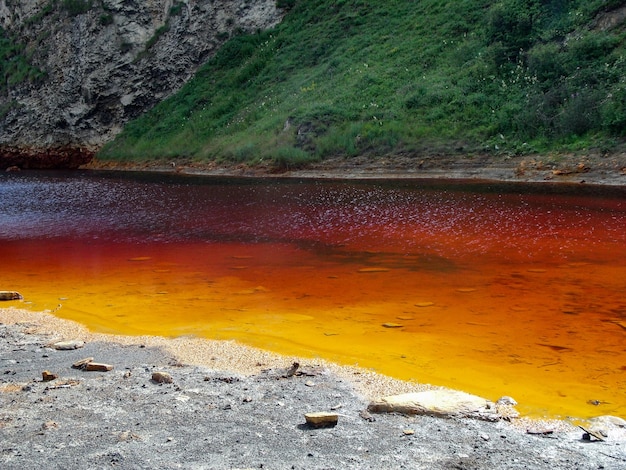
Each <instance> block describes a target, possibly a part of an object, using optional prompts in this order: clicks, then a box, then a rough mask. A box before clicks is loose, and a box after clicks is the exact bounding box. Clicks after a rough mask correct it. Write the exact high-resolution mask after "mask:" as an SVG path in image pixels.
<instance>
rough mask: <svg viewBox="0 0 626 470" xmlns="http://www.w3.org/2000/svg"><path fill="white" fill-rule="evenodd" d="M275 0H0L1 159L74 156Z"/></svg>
mask: <svg viewBox="0 0 626 470" xmlns="http://www.w3.org/2000/svg"><path fill="white" fill-rule="evenodd" d="M282 14H283V13H282V11H281V10H280V9H278V8H277V7H276V2H275V1H274V0H234V1H225V0H184V1H177V0H149V1H139V0H130V1H121V0H20V1H17V0H0V60H1V62H0V72H1V74H2V78H3V80H2V81H1V83H0V167H7V166H10V165H18V166H21V167H50V166H75V165H76V164H78V163H81V162H83V161H85V160H88V159H89V158H90V157H91V155H92V154H93V152H94V151H96V150H98V149H99V148H101V147H102V145H103V144H104V143H105V142H108V141H110V140H111V139H112V138H113V137H114V136H115V135H116V134H117V133H119V132H120V131H121V129H122V128H123V126H124V124H125V123H126V122H127V121H128V120H130V119H132V118H136V117H138V116H140V115H141V114H143V113H144V112H146V111H147V110H149V109H151V108H152V107H153V106H154V105H155V104H156V103H158V102H160V101H161V100H163V99H164V98H166V97H168V96H170V95H171V94H172V93H173V92H174V91H176V90H178V89H179V88H180V87H181V86H182V85H183V84H184V83H185V82H186V81H188V80H189V79H190V78H191V77H193V74H194V73H195V71H196V70H197V69H198V67H199V66H200V65H202V64H203V63H205V62H206V60H207V59H208V58H209V57H211V56H212V55H213V54H214V53H215V51H216V50H217V49H218V48H219V47H220V46H221V45H222V44H223V43H224V42H225V41H227V40H228V38H229V37H231V36H232V35H234V34H235V33H236V32H237V34H241V33H243V32H254V31H257V30H259V29H266V28H269V27H272V26H274V25H276V24H277V23H278V22H279V21H280V20H281V18H282Z"/></svg>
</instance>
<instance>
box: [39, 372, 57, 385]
mask: <svg viewBox="0 0 626 470" xmlns="http://www.w3.org/2000/svg"><path fill="white" fill-rule="evenodd" d="M58 378H59V376H58V375H57V374H53V373H52V372H50V371H47V370H44V371H43V372H42V373H41V379H42V380H43V381H44V382H50V381H51V380H55V379H58Z"/></svg>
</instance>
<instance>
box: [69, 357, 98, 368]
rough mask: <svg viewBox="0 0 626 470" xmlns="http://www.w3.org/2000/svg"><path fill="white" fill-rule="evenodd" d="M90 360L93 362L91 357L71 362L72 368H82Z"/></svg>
mask: <svg viewBox="0 0 626 470" xmlns="http://www.w3.org/2000/svg"><path fill="white" fill-rule="evenodd" d="M90 362H93V357H86V358H84V359H81V360H80V361H76V362H75V363H74V364H72V369H84V368H85V366H86V365H87V364H89V363H90Z"/></svg>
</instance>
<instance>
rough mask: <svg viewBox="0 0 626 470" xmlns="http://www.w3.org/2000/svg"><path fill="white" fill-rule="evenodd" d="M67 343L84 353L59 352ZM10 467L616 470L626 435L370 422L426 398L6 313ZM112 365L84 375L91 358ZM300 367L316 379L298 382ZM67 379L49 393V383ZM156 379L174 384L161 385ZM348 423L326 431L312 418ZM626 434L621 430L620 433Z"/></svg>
mask: <svg viewBox="0 0 626 470" xmlns="http://www.w3.org/2000/svg"><path fill="white" fill-rule="evenodd" d="M59 340H80V341H84V342H85V345H84V347H82V348H80V349H75V350H69V351H58V350H56V349H52V348H50V347H49V345H50V344H52V343H54V342H56V341H59ZM0 353H1V354H0V358H1V360H0V367H1V369H0V370H1V371H2V375H0V437H1V439H0V466H1V467H2V468H7V469H13V468H15V469H21V468H35V467H45V468H110V467H111V468H112V467H117V468H168V469H169V468H216V469H222V468H223V469H234V468H276V469H282V468H306V469H310V468H312V469H318V468H319V469H321V468H359V469H360V468H372V469H374V468H375V469H385V468H416V469H421V468H424V469H427V468H428V469H449V468H463V469H465V468H467V469H469V468H472V469H493V468H498V469H499V468H507V469H509V468H539V469H541V468H546V469H548V468H550V469H563V470H565V469H567V470H570V469H572V468H579V469H583V468H584V469H586V468H589V469H591V468H594V469H597V468H604V469H618V468H624V467H625V466H626V429H625V428H623V427H621V426H620V425H619V424H620V422H619V421H617V422H611V421H610V420H609V421H607V420H600V421H596V422H595V423H588V424H585V425H586V426H587V425H588V426H596V427H597V426H601V427H602V429H603V430H604V431H605V432H606V434H607V436H608V437H606V439H605V440H604V441H597V440H595V439H592V440H584V439H583V438H582V437H583V436H582V434H583V432H582V430H580V429H579V428H577V427H576V426H574V425H573V424H572V423H568V422H564V421H542V422H539V421H531V420H527V419H514V420H512V421H510V422H509V421H497V422H487V421H479V420H475V419H467V418H466V419H456V418H454V419H442V418H435V417H429V416H404V415H397V414H376V415H374V416H372V415H371V414H370V415H369V416H368V414H367V413H364V410H366V408H367V405H368V403H369V401H370V400H372V399H374V398H378V397H380V396H382V395H388V394H395V393H400V392H405V391H416V390H418V389H423V388H426V386H419V385H416V384H409V383H405V382H402V381H398V380H393V379H390V378H388V377H384V376H380V375H377V374H374V373H371V372H369V371H366V370H362V369H357V368H349V367H340V366H337V365H334V364H330V363H327V362H325V361H322V360H319V361H318V360H302V359H300V358H295V357H284V356H280V355H277V354H273V353H268V352H266V351H262V350H258V349H254V348H250V347H247V346H243V345H240V344H237V343H235V342H232V341H212V340H205V339H199V338H175V339H167V338H158V337H126V336H113V335H104V334H93V333H91V332H89V331H88V330H87V329H85V328H84V327H82V326H81V325H79V324H76V323H74V322H71V321H67V320H61V319H58V318H56V317H54V316H52V315H50V314H47V313H40V312H30V311H26V310H20V309H16V308H0ZM87 356H89V357H94V358H95V360H96V361H98V362H103V363H107V364H110V365H112V366H113V367H114V368H113V370H112V371H110V372H84V371H80V370H77V369H73V368H72V367H71V365H72V364H73V363H75V362H76V361H77V360H79V359H82V358H84V357H87ZM294 361H298V362H300V364H301V369H300V370H301V371H303V373H302V374H298V375H294V376H288V374H287V375H286V374H285V371H286V370H288V369H289V366H290V365H291V364H292V363H293V362H294ZM43 371H49V372H50V373H51V374H54V375H56V376H57V377H56V378H54V379H53V380H51V381H49V382H47V381H43V380H42V372H43ZM155 371H158V372H162V373H166V374H169V375H170V376H171V377H172V378H173V380H172V383H155V382H154V381H153V380H151V377H152V373H154V372H155ZM330 410H334V412H336V413H337V414H339V423H338V424H337V426H335V427H332V428H324V429H313V428H311V427H309V426H307V425H306V424H305V420H304V413H307V412H311V411H326V412H329V411H330ZM616 423H617V424H616Z"/></svg>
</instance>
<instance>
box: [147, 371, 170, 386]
mask: <svg viewBox="0 0 626 470" xmlns="http://www.w3.org/2000/svg"><path fill="white" fill-rule="evenodd" d="M152 380H153V381H155V382H156V383H160V384H171V383H174V379H173V378H172V376H171V375H170V374H168V373H167V372H153V373H152Z"/></svg>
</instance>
